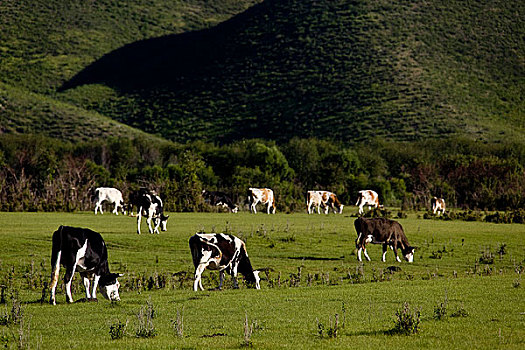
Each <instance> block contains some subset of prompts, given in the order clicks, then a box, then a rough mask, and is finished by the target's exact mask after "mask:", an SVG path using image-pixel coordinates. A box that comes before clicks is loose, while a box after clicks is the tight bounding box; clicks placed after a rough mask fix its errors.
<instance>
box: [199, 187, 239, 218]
mask: <svg viewBox="0 0 525 350" xmlns="http://www.w3.org/2000/svg"><path fill="white" fill-rule="evenodd" d="M202 198H204V201H205V202H206V203H208V204H210V205H214V206H222V207H223V208H228V209H230V211H231V212H232V213H237V212H238V211H239V208H238V207H237V206H236V205H235V204H233V201H232V200H231V198H230V197H229V196H228V195H227V194H226V193H224V192H220V191H206V190H203V191H202Z"/></svg>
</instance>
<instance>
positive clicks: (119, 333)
mask: <svg viewBox="0 0 525 350" xmlns="http://www.w3.org/2000/svg"><path fill="white" fill-rule="evenodd" d="M127 327H128V321H127V320H126V323H124V322H120V320H117V322H115V323H113V324H110V325H109V335H110V336H111V339H113V340H115V339H121V338H123V337H124V335H126V328H127Z"/></svg>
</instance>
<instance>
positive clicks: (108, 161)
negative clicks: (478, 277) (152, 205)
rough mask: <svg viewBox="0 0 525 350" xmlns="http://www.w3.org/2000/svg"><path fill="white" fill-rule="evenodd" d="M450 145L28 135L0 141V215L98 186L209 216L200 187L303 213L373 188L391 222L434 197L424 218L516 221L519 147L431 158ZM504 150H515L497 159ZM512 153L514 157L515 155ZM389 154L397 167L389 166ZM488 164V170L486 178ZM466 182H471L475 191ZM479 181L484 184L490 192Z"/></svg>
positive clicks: (76, 198) (86, 202) (86, 206)
mask: <svg viewBox="0 0 525 350" xmlns="http://www.w3.org/2000/svg"><path fill="white" fill-rule="evenodd" d="M451 142H455V139H450V140H445V141H441V142H437V141H434V142H431V143H430V144H429V143H427V142H421V143H412V144H406V143H398V142H384V141H382V142H378V143H377V144H375V145H373V146H372V147H368V146H367V145H365V144H360V145H358V146H356V147H351V148H349V147H345V146H344V145H342V144H337V143H330V142H327V141H323V140H317V139H313V138H309V139H298V138H295V139H293V140H291V141H290V142H288V143H286V144H283V145H278V144H276V143H275V142H272V141H264V140H258V139H254V140H246V141H239V142H234V143H231V144H229V145H223V146H219V145H214V144H208V143H203V142H195V143H190V144H186V145H180V144H175V143H168V142H165V143H160V144H159V143H151V142H149V140H148V139H145V138H135V139H128V138H107V139H106V140H96V139H95V140H92V141H85V142H77V143H70V142H65V141H60V140H57V139H51V138H47V137H43V136H36V135H0V162H1V163H2V164H3V166H2V167H1V168H0V210H3V211H78V210H91V209H92V205H93V204H92V196H93V191H94V189H95V188H96V187H99V186H111V187H117V188H119V189H120V190H121V191H122V192H123V194H124V197H125V201H126V199H127V196H128V195H129V193H130V191H131V190H133V189H138V188H139V187H150V188H152V189H156V190H157V192H158V193H160V194H161V197H162V199H163V201H164V203H165V207H166V209H167V210H168V211H181V212H182V211H213V210H217V209H214V208H211V207H209V206H208V205H207V204H205V203H204V201H203V199H202V197H201V196H200V194H201V192H202V190H203V189H207V190H220V191H223V192H226V193H228V194H229V195H230V196H231V198H232V199H233V201H234V202H235V203H237V204H238V205H239V206H240V207H241V209H242V207H243V204H244V203H245V200H246V191H247V189H248V188H249V187H269V188H272V189H273V190H274V192H275V194H276V204H277V207H278V210H279V211H285V212H297V211H304V208H305V194H306V192H307V191H308V190H313V189H323V190H330V191H332V192H334V193H336V194H337V195H338V198H339V199H340V200H341V202H342V203H343V204H345V205H346V207H347V208H348V206H349V205H353V204H355V202H356V198H357V193H358V191H359V190H362V189H373V190H375V191H376V192H378V193H379V200H380V204H383V205H385V208H378V209H375V210H372V211H369V212H367V213H366V214H365V215H366V216H376V217H378V216H379V217H392V216H394V215H396V214H395V212H393V211H392V208H387V207H391V206H401V207H402V208H403V209H402V211H398V212H397V217H398V218H402V217H404V216H405V215H406V213H405V211H407V210H414V209H416V210H417V209H422V208H428V207H429V205H430V199H431V198H432V197H433V196H434V195H438V196H442V195H445V198H446V202H447V212H446V213H445V214H444V215H440V216H435V215H433V214H431V213H430V212H428V213H425V214H424V218H428V219H439V220H465V221H482V220H485V221H488V222H496V223H524V222H525V211H524V210H523V209H522V207H523V206H524V205H525V148H524V145H520V144H515V143H511V144H502V145H491V146H488V145H484V144H480V143H477V142H469V141H462V152H463V153H461V154H459V153H453V154H451V153H447V152H444V151H441V152H439V153H436V152H435V149H437V148H441V146H442V145H447V144H449V143H451ZM401 146H403V147H401ZM509 147H513V148H514V149H515V152H514V153H512V154H508V153H506V150H507V149H508V148H509ZM416 150H417V151H416ZM521 151H523V152H521ZM450 152H457V150H456V149H453V150H450ZM480 153H481V154H482V155H481V156H480V155H479V154H480ZM521 153H523V154H524V156H520V157H518V158H516V154H521ZM409 155H410V156H409ZM398 157H399V158H401V159H404V162H406V164H405V165H403V166H400V165H399V164H398V163H397V162H395V161H393V160H394V159H397V158H398ZM452 160H454V163H451V162H452ZM378 164H381V165H378ZM421 164H432V166H427V167H424V168H422V166H421ZM461 164H463V165H461ZM473 164H475V166H471V165H473ZM495 165H497V166H496V168H497V169H498V171H497V173H492V172H491V171H488V169H491V168H493V167H494V166H495ZM480 169H485V170H480ZM459 173H461V176H459V177H458V174H459ZM458 179H461V181H459V180H458ZM467 179H476V180H475V182H476V183H477V184H479V185H476V183H474V180H467ZM465 181H470V184H469V186H465V184H464V182H465ZM483 184H490V189H489V187H487V186H485V185H483ZM480 205H482V206H483V207H480ZM453 207H463V208H466V209H468V210H464V211H459V210H453V209H452V208H453ZM345 210H347V211H348V210H351V209H345ZM482 210H483V211H482ZM487 210H506V211H505V212H504V213H501V212H492V213H489V212H488V211H487Z"/></svg>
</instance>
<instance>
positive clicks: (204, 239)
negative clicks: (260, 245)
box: [189, 232, 261, 291]
mask: <svg viewBox="0 0 525 350" xmlns="http://www.w3.org/2000/svg"><path fill="white" fill-rule="evenodd" d="M189 244H190V250H191V256H192V258H193V265H194V266H195V281H194V282H193V290H194V291H197V290H198V289H199V288H200V289H201V290H204V288H203V287H202V282H201V278H202V273H203V272H204V270H205V269H206V268H209V269H210V270H219V276H220V279H219V280H220V281H219V289H221V288H222V283H223V282H224V272H225V271H226V272H227V273H228V274H230V275H231V276H232V279H233V285H234V288H239V286H238V284H237V273H238V272H240V273H241V274H243V275H244V278H245V279H246V281H247V282H248V283H250V284H254V286H255V289H261V286H260V283H259V282H260V278H259V271H257V270H255V271H254V270H253V268H252V264H251V263H250V259H249V258H248V252H247V251H246V245H245V244H244V242H243V241H242V240H240V239H239V238H237V237H235V236H233V235H229V234H225V233H202V232H198V233H196V234H195V235H193V236H192V237H191V238H190V241H189Z"/></svg>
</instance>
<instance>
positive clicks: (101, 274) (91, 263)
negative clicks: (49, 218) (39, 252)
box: [49, 226, 122, 305]
mask: <svg viewBox="0 0 525 350" xmlns="http://www.w3.org/2000/svg"><path fill="white" fill-rule="evenodd" d="M60 265H63V266H64V267H65V268H66V273H65V275H64V282H65V284H66V301H67V302H68V303H72V302H73V297H72V296H71V282H72V281H73V275H74V274H75V271H78V272H79V273H80V276H82V279H83V280H84V287H86V298H87V299H88V300H96V299H97V294H96V292H97V286H100V292H101V293H102V295H103V296H104V297H105V298H106V299H109V300H116V301H119V300H120V296H119V293H118V288H119V286H120V283H119V282H118V280H117V277H120V276H122V275H121V274H117V273H110V272H109V266H108V252H107V249H106V244H105V243H104V239H102V236H100V234H99V233H98V232H95V231H91V230H90V229H87V228H78V227H69V226H60V227H59V228H58V230H56V231H55V233H53V247H52V251H51V270H52V272H51V285H50V288H51V298H50V299H49V302H50V303H51V304H53V305H56V299H55V289H56V286H57V283H58V277H59V275H60ZM91 281H93V285H92V289H91V290H90V282H91Z"/></svg>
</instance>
